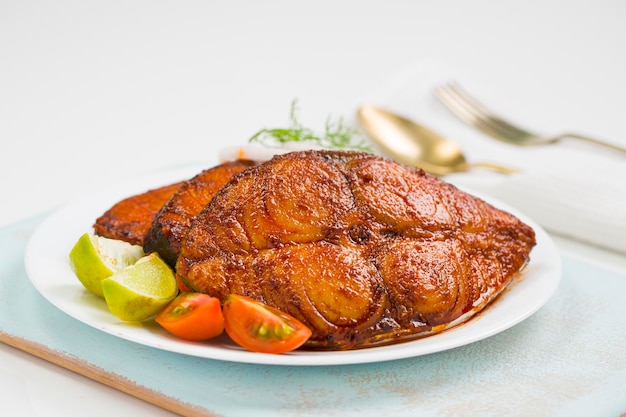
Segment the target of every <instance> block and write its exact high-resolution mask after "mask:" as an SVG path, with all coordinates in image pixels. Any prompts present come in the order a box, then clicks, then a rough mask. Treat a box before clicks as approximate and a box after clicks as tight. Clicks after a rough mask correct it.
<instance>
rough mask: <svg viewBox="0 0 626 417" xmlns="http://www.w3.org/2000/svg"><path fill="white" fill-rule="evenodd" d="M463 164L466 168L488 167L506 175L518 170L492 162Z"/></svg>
mask: <svg viewBox="0 0 626 417" xmlns="http://www.w3.org/2000/svg"><path fill="white" fill-rule="evenodd" d="M464 165H465V167H464V168H466V169H471V168H485V169H490V170H492V171H496V172H499V173H501V174H506V175H511V174H515V173H516V172H518V170H516V169H513V168H509V167H504V166H502V165H498V164H492V163H490V162H472V163H470V164H464Z"/></svg>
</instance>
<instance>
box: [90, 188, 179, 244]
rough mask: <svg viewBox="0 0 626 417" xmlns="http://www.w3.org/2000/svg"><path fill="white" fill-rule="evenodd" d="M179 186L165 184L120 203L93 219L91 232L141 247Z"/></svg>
mask: <svg viewBox="0 0 626 417" xmlns="http://www.w3.org/2000/svg"><path fill="white" fill-rule="evenodd" d="M181 185H182V182H178V183H175V184H170V185H166V186H163V187H160V188H157V189H154V190H149V191H146V192H144V193H141V194H138V195H134V196H132V197H128V198H125V199H123V200H121V201H119V202H118V203H116V204H114V205H113V207H111V208H110V209H109V210H107V211H106V212H105V213H104V214H102V216H100V217H99V218H98V219H96V222H95V224H94V225H93V228H94V232H95V233H96V234H97V235H100V236H104V237H108V238H110V239H119V240H123V241H125V242H128V243H132V244H133V245H143V243H144V237H145V236H146V233H147V232H148V230H149V229H150V226H152V222H153V221H154V218H155V217H156V215H157V213H158V212H159V210H161V208H162V207H163V205H164V204H165V203H167V201H168V200H169V199H170V197H172V195H174V193H175V192H176V190H178V188H179V187H180V186H181Z"/></svg>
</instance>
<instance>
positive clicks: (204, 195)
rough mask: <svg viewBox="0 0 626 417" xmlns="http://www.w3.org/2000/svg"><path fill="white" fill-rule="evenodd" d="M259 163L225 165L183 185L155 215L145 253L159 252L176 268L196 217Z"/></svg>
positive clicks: (237, 161) (147, 235)
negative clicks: (182, 246) (223, 188)
mask: <svg viewBox="0 0 626 417" xmlns="http://www.w3.org/2000/svg"><path fill="white" fill-rule="evenodd" d="M256 164H257V163H256V162H254V161H249V160H236V161H230V162H224V163H222V164H220V165H217V166H215V167H213V168H210V169H206V170H204V171H202V172H201V173H199V174H198V175H196V176H195V177H193V178H191V179H190V180H188V181H186V182H185V183H184V184H182V185H181V186H180V187H179V188H178V189H177V190H176V192H175V193H174V194H173V195H172V197H171V198H170V199H169V201H167V203H165V204H164V205H162V208H161V209H160V211H159V212H158V214H156V217H155V218H154V221H153V222H152V225H151V227H150V229H149V230H148V232H147V234H146V237H145V241H144V251H145V252H146V253H148V252H158V253H159V255H160V256H161V258H163V260H165V262H167V263H168V264H169V265H170V266H172V267H174V266H175V265H176V259H177V258H178V254H179V253H180V245H181V242H182V240H183V238H184V237H185V235H186V234H187V230H188V229H189V227H190V226H191V221H192V220H193V218H194V217H195V216H196V215H197V214H198V213H200V211H201V210H202V209H203V208H204V206H205V205H206V204H207V203H208V202H209V201H210V200H211V199H212V198H213V196H214V195H215V194H216V193H217V192H218V191H219V189H220V188H222V187H223V186H224V184H226V183H227V182H228V181H229V180H230V179H231V178H232V177H233V176H234V175H235V174H238V173H239V172H241V171H243V170H245V169H248V168H250V167H251V166H253V165H256Z"/></svg>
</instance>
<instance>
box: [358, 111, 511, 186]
mask: <svg viewBox="0 0 626 417" xmlns="http://www.w3.org/2000/svg"><path fill="white" fill-rule="evenodd" d="M357 115H358V118H359V122H360V123H361V126H362V127H363V129H364V130H365V132H367V134H368V135H369V136H371V138H372V139H373V140H374V141H376V143H378V144H379V145H380V146H381V148H382V149H383V151H385V152H386V153H388V154H389V156H391V157H392V158H394V159H396V160H397V161H399V162H402V163H403V164H406V165H411V166H417V167H419V168H422V169H423V170H424V171H426V172H428V173H430V174H433V175H446V174H450V173H453V172H464V171H467V170H469V169H471V168H486V169H491V170H494V171H497V172H500V173H502V174H513V173H515V172H516V170H514V169H511V168H507V167H503V166H500V165H496V164H491V163H488V162H473V163H468V162H467V161H466V160H465V156H463V153H462V152H461V149H460V148H459V146H458V145H457V144H456V143H454V142H452V141H450V140H448V139H446V138H444V137H442V136H440V135H438V134H437V133H435V132H433V131H431V130H429V129H427V128H425V127H424V126H420V125H418V124H417V123H415V122H413V121H412V120H409V119H407V118H404V117H402V116H400V115H397V114H394V113H391V112H389V111H387V110H384V109H381V108H378V107H374V106H370V105H365V106H362V107H361V108H359V110H358V112H357Z"/></svg>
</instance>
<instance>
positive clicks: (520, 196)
mask: <svg viewBox="0 0 626 417" xmlns="http://www.w3.org/2000/svg"><path fill="white" fill-rule="evenodd" d="M452 80H454V81H458V82H460V84H461V85H463V86H464V87H465V88H468V89H469V90H470V91H472V92H474V90H472V89H471V87H472V86H468V85H465V84H464V80H463V79H462V78H461V77H459V76H458V74H454V72H453V71H451V70H450V69H449V68H447V67H446V66H444V65H442V64H440V63H437V62H432V61H420V62H416V63H415V64H413V65H411V66H409V67H407V68H403V69H401V70H400V71H398V72H396V73H394V74H392V75H391V76H390V77H389V78H388V79H387V80H385V81H384V82H383V83H381V85H380V86H379V87H378V88H377V89H376V90H374V91H371V92H369V93H367V94H366V95H365V96H364V97H361V98H359V100H358V103H355V106H358V105H362V104H366V103H367V104H372V105H376V106H380V107H384V108H387V109H388V110H391V111H395V112H398V113H401V114H403V115H404V116H407V117H409V118H412V119H414V120H415V121H417V122H419V123H421V124H423V125H425V126H427V127H429V128H431V129H433V130H435V131H436V132H438V133H440V134H442V135H444V136H446V137H448V138H449V139H451V140H454V141H456V142H457V143H459V144H460V146H461V148H462V149H463V151H464V153H465V156H466V158H467V159H468V161H469V162H472V161H475V162H477V161H481V162H482V161H484V162H494V163H499V164H501V165H506V166H510V167H513V168H516V169H519V173H517V174H514V175H510V176H507V175H502V174H498V173H495V172H491V171H487V170H484V169H476V170H473V171H470V172H467V173H460V174H451V175H449V176H447V177H445V180H447V181H449V182H451V183H453V184H456V185H458V186H459V187H469V188H472V189H475V190H477V191H480V192H482V193H485V194H488V195H492V196H494V197H496V198H497V199H499V200H501V201H503V202H506V203H507V204H509V205H511V206H512V207H515V208H516V209H518V210H519V211H521V212H523V213H524V214H526V215H528V216H529V217H531V218H532V219H534V220H535V221H536V222H537V223H539V224H540V225H541V226H543V227H544V228H545V229H546V230H548V231H550V232H553V233H555V234H559V235H562V236H566V237H570V238H574V239H576V240H579V241H583V242H586V243H590V244H593V245H597V246H601V247H603V248H607V249H610V250H613V251H617V252H623V253H626V158H625V157H624V156H622V155H617V154H610V153H608V152H606V151H604V150H602V149H598V150H597V152H596V150H595V149H593V148H590V147H589V146H586V147H580V146H571V144H569V143H568V144H565V143H559V144H554V145H544V146H535V147H519V146H515V145H511V144H506V143H502V142H499V141H497V140H495V139H492V138H489V137H487V136H486V135H484V134H482V133H480V132H478V131H476V130H475V129H473V128H472V127H469V126H467V125H465V124H463V123H462V122H460V121H458V120H457V119H456V117H455V116H453V115H452V114H451V113H450V112H449V111H448V110H447V109H446V108H445V107H443V105H442V104H441V103H439V102H438V101H437V99H436V98H435V97H434V95H433V94H432V91H433V88H434V87H435V86H436V85H438V84H439V83H442V82H445V81H452ZM478 98H479V99H480V97H478ZM493 110H494V111H498V109H497V108H495V109H493ZM546 117H550V116H549V114H548V115H546ZM529 128H533V126H529Z"/></svg>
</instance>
